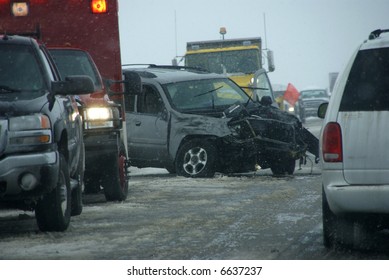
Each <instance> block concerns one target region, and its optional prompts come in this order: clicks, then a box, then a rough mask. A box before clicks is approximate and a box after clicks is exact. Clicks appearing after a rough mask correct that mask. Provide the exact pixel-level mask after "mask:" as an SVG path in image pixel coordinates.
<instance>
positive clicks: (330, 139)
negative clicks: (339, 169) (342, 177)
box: [322, 122, 343, 162]
mask: <svg viewBox="0 0 389 280" xmlns="http://www.w3.org/2000/svg"><path fill="white" fill-rule="evenodd" d="M322 140H323V141H322V145H323V146H322V151H323V160H324V161H325V162H342V161H343V155H342V154H343V153H342V131H341V129H340V126H339V124H338V123H336V122H330V123H328V124H327V125H326V126H325V127H324V131H323V139H322Z"/></svg>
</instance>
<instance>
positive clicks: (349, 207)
mask: <svg viewBox="0 0 389 280" xmlns="http://www.w3.org/2000/svg"><path fill="white" fill-rule="evenodd" d="M384 32H389V29H387V30H376V31H373V32H372V33H371V34H370V36H369V40H366V41H365V42H363V43H362V44H361V45H360V46H359V47H358V49H357V51H355V52H354V53H353V55H352V56H351V59H350V61H349V63H348V64H347V66H346V68H345V70H344V71H343V73H341V74H340V75H339V77H338V81H337V83H336V85H335V88H334V91H333V94H332V95H331V100H330V102H329V105H328V103H327V104H324V105H321V107H320V109H319V116H320V117H324V115H325V118H324V122H323V130H322V132H321V138H320V148H321V153H320V157H321V162H322V178H323V182H322V183H323V208H322V209H323V234H324V245H325V246H326V247H332V246H334V245H336V244H341V245H344V246H348V247H352V246H358V245H360V242H361V241H362V242H363V238H364V236H365V234H364V233H365V231H366V230H380V229H384V228H388V227H389V219H388V217H389V150H388V136H387V131H388V130H389V122H388V121H387V120H388V119H389V95H388V89H389V36H385V35H386V34H385V35H382V33H384ZM327 106H328V108H327V109H326V107H327Z"/></svg>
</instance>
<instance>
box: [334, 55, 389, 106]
mask: <svg viewBox="0 0 389 280" xmlns="http://www.w3.org/2000/svg"><path fill="white" fill-rule="evenodd" d="M339 110H340V111H383V110H385V111H387V110H389V48H380V49H370V50H363V51H360V52H359V53H358V55H357V57H356V58H355V63H354V64H353V67H352V68H351V71H350V75H349V77H348V80H347V84H346V87H345V90H344V93H343V97H342V102H341V104H340V108H339Z"/></svg>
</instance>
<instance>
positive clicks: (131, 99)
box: [124, 95, 139, 113]
mask: <svg viewBox="0 0 389 280" xmlns="http://www.w3.org/2000/svg"><path fill="white" fill-rule="evenodd" d="M138 100H139V98H138V96H136V95H125V96H124V106H125V107H126V108H125V110H126V112H129V113H133V112H135V107H136V102H137V101H138Z"/></svg>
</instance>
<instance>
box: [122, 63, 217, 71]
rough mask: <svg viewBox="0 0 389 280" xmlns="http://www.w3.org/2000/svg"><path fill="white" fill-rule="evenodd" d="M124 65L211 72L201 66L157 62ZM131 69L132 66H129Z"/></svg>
mask: <svg viewBox="0 0 389 280" xmlns="http://www.w3.org/2000/svg"><path fill="white" fill-rule="evenodd" d="M122 66H123V67H126V66H145V68H146V69H147V68H160V69H175V70H189V71H196V72H204V73H209V72H208V71H207V70H206V69H204V68H200V67H189V66H179V65H157V64H123V65H122ZM129 69H131V68H129Z"/></svg>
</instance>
